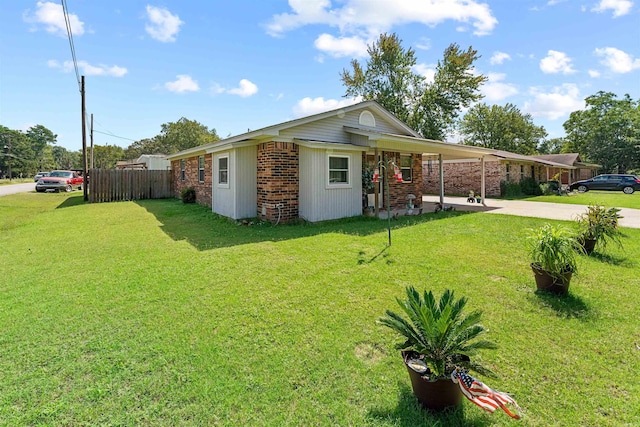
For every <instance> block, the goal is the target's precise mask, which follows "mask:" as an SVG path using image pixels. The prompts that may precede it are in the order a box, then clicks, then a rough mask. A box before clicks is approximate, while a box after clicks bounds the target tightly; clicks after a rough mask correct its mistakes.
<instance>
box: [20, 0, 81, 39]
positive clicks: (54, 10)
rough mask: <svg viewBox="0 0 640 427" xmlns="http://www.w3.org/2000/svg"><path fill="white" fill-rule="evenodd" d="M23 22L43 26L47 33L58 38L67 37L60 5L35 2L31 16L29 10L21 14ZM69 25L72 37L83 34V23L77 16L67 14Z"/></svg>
mask: <svg viewBox="0 0 640 427" xmlns="http://www.w3.org/2000/svg"><path fill="white" fill-rule="evenodd" d="M23 19H24V21H25V22H29V23H34V24H43V25H44V28H45V30H46V31H47V32H49V33H52V34H56V35H59V36H65V37H66V36H67V24H66V22H65V20H64V13H63V11H62V5H60V4H58V3H53V2H41V1H39V2H37V3H36V10H35V12H33V14H31V11H30V10H26V11H25V12H24V14H23ZM69 24H70V26H71V33H72V34H73V35H74V36H80V35H82V34H84V22H82V21H80V18H78V15H75V14H73V13H70V14H69Z"/></svg>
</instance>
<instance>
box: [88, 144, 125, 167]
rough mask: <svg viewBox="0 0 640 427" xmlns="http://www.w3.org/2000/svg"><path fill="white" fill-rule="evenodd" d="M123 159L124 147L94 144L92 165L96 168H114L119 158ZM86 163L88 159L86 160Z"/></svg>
mask: <svg viewBox="0 0 640 427" xmlns="http://www.w3.org/2000/svg"><path fill="white" fill-rule="evenodd" d="M122 159H124V149H123V148H122V147H119V146H117V145H109V144H107V145H94V146H93V166H94V167H95V168H97V169H114V168H115V167H116V163H117V162H118V161H119V160H122ZM87 163H89V161H88V160H87Z"/></svg>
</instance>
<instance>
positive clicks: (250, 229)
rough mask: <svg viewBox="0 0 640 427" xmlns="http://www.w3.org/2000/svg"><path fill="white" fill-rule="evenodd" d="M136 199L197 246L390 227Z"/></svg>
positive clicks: (409, 222)
mask: <svg viewBox="0 0 640 427" xmlns="http://www.w3.org/2000/svg"><path fill="white" fill-rule="evenodd" d="M76 203H77V202H76ZM135 203H136V204H137V205H139V206H141V207H142V208H144V209H145V210H146V211H147V212H149V213H151V214H152V215H153V216H154V217H155V218H156V220H157V221H158V222H160V224H161V225H160V228H161V229H162V231H163V232H164V233H166V234H167V235H168V236H169V237H171V238H172V239H173V240H176V241H187V242H188V243H189V244H191V245H192V246H193V247H194V248H196V249H198V250H209V249H216V248H223V247H230V246H236V245H243V244H249V243H260V242H266V241H284V240H289V239H299V238H303V237H311V236H316V235H319V234H324V233H338V234H348V235H354V236H367V235H371V234H375V233H382V232H384V231H386V230H387V221H386V220H380V219H376V218H371V217H366V216H356V217H352V218H344V219H340V220H332V221H323V222H317V223H309V222H298V223H292V224H279V225H277V226H275V225H273V224H271V223H269V222H262V221H259V220H257V219H252V220H246V221H235V220H232V219H229V218H226V217H223V216H220V215H217V214H215V213H213V212H211V209H210V208H208V207H206V206H202V205H197V204H184V203H182V202H181V201H180V200H178V199H158V200H139V201H136V202H135ZM63 204H64V203H63ZM469 214H470V212H458V211H452V212H439V213H437V214H435V213H431V214H422V215H420V216H401V217H398V218H397V219H395V220H393V221H392V222H391V228H392V230H393V229H398V228H402V227H409V226H413V225H416V224H420V223H424V222H430V221H436V220H440V219H447V218H453V217H457V216H461V215H469ZM382 252H384V250H383V251H382ZM382 252H381V254H382ZM377 256H380V254H378V255H377ZM377 256H376V257H377ZM374 259H375V257H374ZM371 261H373V259H372V260H371ZM371 261H369V262H371Z"/></svg>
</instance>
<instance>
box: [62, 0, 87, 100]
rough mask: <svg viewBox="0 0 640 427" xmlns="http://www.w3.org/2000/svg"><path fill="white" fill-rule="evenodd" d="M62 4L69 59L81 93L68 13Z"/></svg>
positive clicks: (64, 3)
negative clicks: (69, 49) (71, 61)
mask: <svg viewBox="0 0 640 427" xmlns="http://www.w3.org/2000/svg"><path fill="white" fill-rule="evenodd" d="M60 2H61V3H62V14H63V15H64V22H65V25H66V27H67V38H68V39H69V47H70V48H71V58H72V59H73V68H74V70H75V72H76V80H77V81H78V90H80V91H82V87H81V82H80V73H79V72H78V61H77V60H76V47H75V45H74V44H73V33H72V32H71V22H70V21H69V11H68V10H67V2H66V1H65V0H60Z"/></svg>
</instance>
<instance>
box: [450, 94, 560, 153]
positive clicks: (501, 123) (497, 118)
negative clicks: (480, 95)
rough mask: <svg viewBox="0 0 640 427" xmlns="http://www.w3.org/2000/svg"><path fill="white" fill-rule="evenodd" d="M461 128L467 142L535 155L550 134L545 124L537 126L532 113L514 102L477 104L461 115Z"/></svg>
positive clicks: (464, 141)
mask: <svg viewBox="0 0 640 427" xmlns="http://www.w3.org/2000/svg"><path fill="white" fill-rule="evenodd" d="M459 130H460V133H461V135H462V142H463V143H464V144H467V145H475V146H478V147H484V148H493V149H495V150H505V151H510V152H512V153H519V154H525V155H529V154H535V153H536V152H537V151H536V150H537V147H538V146H539V145H540V144H542V141H543V140H544V138H545V137H546V136H547V131H546V130H545V129H544V127H542V126H536V125H534V124H533V119H532V117H531V115H530V114H522V113H521V112H520V110H519V109H518V108H517V107H516V106H515V105H513V104H506V105H505V106H504V107H502V106H499V105H492V106H488V105H487V104H476V105H474V106H473V107H471V108H470V109H469V111H468V112H467V113H466V114H465V115H464V117H463V118H462V120H461V122H460V126H459Z"/></svg>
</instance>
